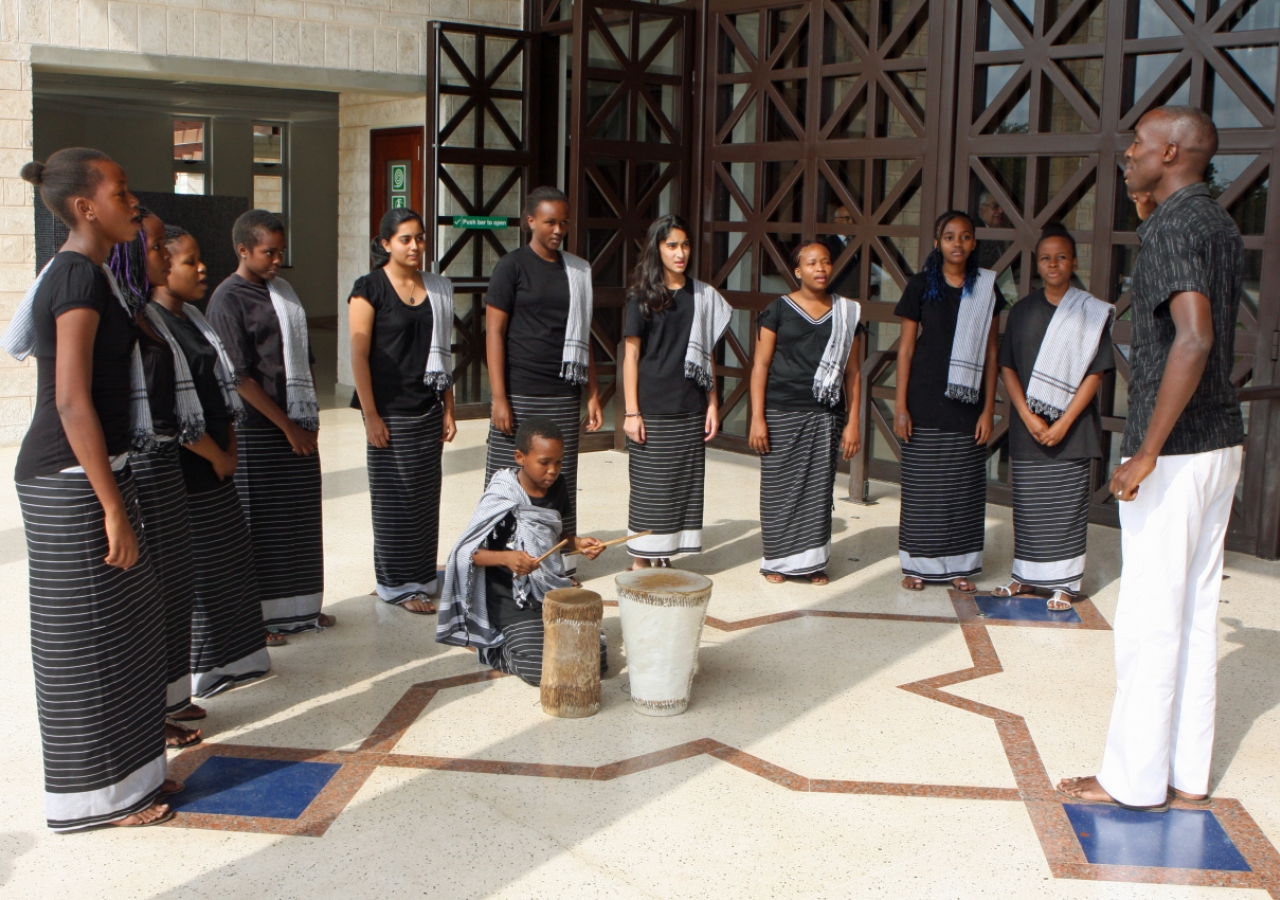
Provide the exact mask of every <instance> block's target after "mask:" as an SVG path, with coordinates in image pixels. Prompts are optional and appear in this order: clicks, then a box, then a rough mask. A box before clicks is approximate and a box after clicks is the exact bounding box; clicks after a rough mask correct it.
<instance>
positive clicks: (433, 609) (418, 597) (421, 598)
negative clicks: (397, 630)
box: [397, 594, 439, 616]
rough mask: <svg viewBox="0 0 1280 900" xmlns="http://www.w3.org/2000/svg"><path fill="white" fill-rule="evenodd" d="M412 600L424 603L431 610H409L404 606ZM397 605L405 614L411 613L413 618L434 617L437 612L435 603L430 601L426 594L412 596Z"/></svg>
mask: <svg viewBox="0 0 1280 900" xmlns="http://www.w3.org/2000/svg"><path fill="white" fill-rule="evenodd" d="M412 600H417V601H418V602H420V603H426V604H428V605H429V606H430V607H431V608H430V609H409V607H407V606H405V605H404V604H405V603H408V602H410V601H412ZM397 605H398V606H399V607H400V608H401V609H403V610H404V611H405V612H407V613H411V614H412V615H415V616H434V615H435V614H436V613H437V612H439V610H437V609H436V604H435V601H434V600H432V599H431V598H430V597H428V596H427V595H426V594H414V595H413V596H412V597H409V598H408V599H406V600H404V601H403V602H402V603H399V604H397Z"/></svg>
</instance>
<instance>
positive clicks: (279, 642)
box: [267, 631, 289, 647]
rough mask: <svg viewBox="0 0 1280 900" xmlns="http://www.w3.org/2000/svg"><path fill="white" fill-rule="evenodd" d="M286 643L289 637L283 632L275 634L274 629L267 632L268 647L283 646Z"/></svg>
mask: <svg viewBox="0 0 1280 900" xmlns="http://www.w3.org/2000/svg"><path fill="white" fill-rule="evenodd" d="M287 643H289V639H288V638H286V637H285V636H284V635H283V634H276V633H275V632H274V631H268V632H267V646H268V647H283V646H284V645H285V644H287Z"/></svg>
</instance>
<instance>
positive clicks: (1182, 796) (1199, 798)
mask: <svg viewBox="0 0 1280 900" xmlns="http://www.w3.org/2000/svg"><path fill="white" fill-rule="evenodd" d="M1169 793H1171V794H1173V796H1174V797H1176V798H1177V799H1179V800H1181V801H1182V802H1183V803H1190V804H1192V805H1193V806H1208V805H1209V795H1208V794H1188V793H1187V792H1186V791H1180V790H1178V789H1177V788H1176V787H1172V786H1170V788H1169Z"/></svg>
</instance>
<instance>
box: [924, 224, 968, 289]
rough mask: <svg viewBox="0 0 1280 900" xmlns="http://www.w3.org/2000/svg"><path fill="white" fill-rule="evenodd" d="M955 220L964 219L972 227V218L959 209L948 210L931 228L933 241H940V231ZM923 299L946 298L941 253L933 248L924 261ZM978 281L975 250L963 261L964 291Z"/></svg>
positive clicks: (945, 280)
mask: <svg viewBox="0 0 1280 900" xmlns="http://www.w3.org/2000/svg"><path fill="white" fill-rule="evenodd" d="M956 219H964V220H965V221H966V222H968V223H969V227H970V228H973V227H974V222H973V216H971V215H969V214H968V213H967V212H964V211H963V210H959V209H953V210H949V211H948V212H944V213H943V214H942V215H940V216H938V221H937V222H936V223H934V226H933V239H934V241H940V240H942V231H943V229H945V228H946V227H947V226H948V225H950V224H951V223H952V222H954V221H955V220H956ZM924 277H925V286H924V299H925V300H941V299H942V298H943V297H945V296H946V289H947V279H946V276H945V275H943V273H942V251H941V250H940V249H939V248H937V247H934V248H933V252H931V253H930V254H929V258H928V259H926V260H925V261H924ZM977 280H978V251H977V249H976V248H975V249H974V251H973V252H972V253H970V254H969V259H968V260H966V261H965V266H964V290H966V291H971V290H973V285H974V282H976V281H977Z"/></svg>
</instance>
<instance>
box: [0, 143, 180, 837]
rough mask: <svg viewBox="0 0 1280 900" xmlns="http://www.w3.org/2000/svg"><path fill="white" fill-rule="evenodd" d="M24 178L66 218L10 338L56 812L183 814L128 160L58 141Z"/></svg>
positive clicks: (35, 635) (49, 811)
mask: <svg viewBox="0 0 1280 900" xmlns="http://www.w3.org/2000/svg"><path fill="white" fill-rule="evenodd" d="M22 177H23V178H24V179H25V180H26V181H28V182H30V183H31V184H33V185H36V186H37V187H39V189H40V195H41V199H42V200H43V201H44V204H45V205H46V206H47V207H49V209H50V211H51V212H53V213H54V214H55V215H56V216H58V218H60V219H61V220H62V221H63V222H65V223H66V225H67V227H68V229H70V232H71V233H70V236H69V237H68V238H67V241H66V243H65V244H63V245H62V249H61V250H60V252H59V253H58V254H57V256H55V257H54V259H53V261H52V262H51V263H50V264H49V265H48V267H47V268H46V269H45V271H44V272H43V273H42V275H41V278H40V279H39V280H38V282H37V284H36V285H34V286H33V289H32V291H31V292H29V296H30V298H31V300H30V303H29V304H28V303H27V301H26V300H25V298H24V303H23V305H22V306H21V307H20V308H19V310H18V312H17V313H16V314H15V317H14V320H13V322H12V323H11V325H10V329H9V331H8V333H6V335H5V348H6V349H7V350H8V351H9V352H10V353H13V354H15V355H17V356H19V357H21V358H25V356H27V355H28V354H30V353H31V352H32V351H34V353H35V355H36V362H37V365H36V380H37V388H36V410H35V416H34V417H33V419H32V421H31V426H30V428H29V429H28V431H27V435H26V437H25V438H24V439H23V442H22V449H21V451H20V452H19V454H18V466H17V471H16V473H15V476H14V477H15V480H16V482H17V489H18V499H19V502H20V504H21V506H22V519H23V525H24V527H25V529H26V533H27V553H28V571H29V574H30V580H31V581H30V596H31V652H32V656H33V658H34V664H35V678H36V692H37V694H38V695H39V697H40V704H39V715H40V735H41V740H42V743H43V746H44V768H45V813H46V818H47V820H48V824H49V827H50V828H53V829H55V830H59V831H65V830H72V829H77V828H85V827H88V826H92V825H101V824H106V823H111V824H115V825H125V826H139V825H153V824H157V823H159V822H162V821H165V820H166V819H168V818H171V817H172V813H171V812H170V811H169V808H168V806H167V805H166V804H165V803H163V802H162V800H163V797H162V792H164V791H169V792H172V791H174V790H180V789H181V786H180V785H177V784H175V783H173V782H169V781H167V780H166V778H165V772H166V768H167V763H166V761H165V749H164V741H165V733H164V709H165V659H164V607H163V604H162V601H161V598H160V590H159V586H158V585H157V583H156V577H155V572H154V570H153V569H152V566H151V557H150V555H149V553H148V550H147V542H146V540H145V537H144V536H143V534H142V520H141V516H140V514H139V511H138V499H137V491H136V489H135V487H134V482H133V475H132V473H131V471H130V469H129V467H128V451H129V444H130V422H131V404H130V393H131V392H130V379H131V373H136V375H137V377H139V378H140V377H141V372H140V368H141V367H140V364H139V363H137V361H136V357H135V354H134V351H135V345H136V341H137V338H136V334H135V331H134V325H133V319H132V317H131V316H130V314H129V312H128V310H127V309H126V305H125V303H124V302H123V300H122V298H120V297H118V296H117V295H116V294H115V292H114V291H113V290H112V285H111V282H110V280H109V277H108V275H107V274H106V271H105V269H104V268H103V264H104V263H105V262H106V259H107V256H108V254H109V253H110V252H111V249H112V247H114V246H115V245H116V244H117V243H120V242H122V241H131V240H133V238H134V237H135V236H136V235H137V233H138V221H137V210H138V202H137V200H136V199H135V198H134V196H133V195H132V194H131V193H129V185H128V182H127V180H126V178H125V174H124V171H123V170H122V169H121V168H120V167H119V166H118V165H116V164H115V163H114V162H112V161H111V159H110V158H109V157H108V156H107V155H106V154H104V153H102V152H100V151H98V150H89V149H85V148H74V149H70V150H61V151H59V152H57V153H55V154H53V156H51V157H50V158H49V161H48V162H47V163H43V164H42V163H38V162H32V163H28V164H27V165H25V166H23V169H22Z"/></svg>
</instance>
